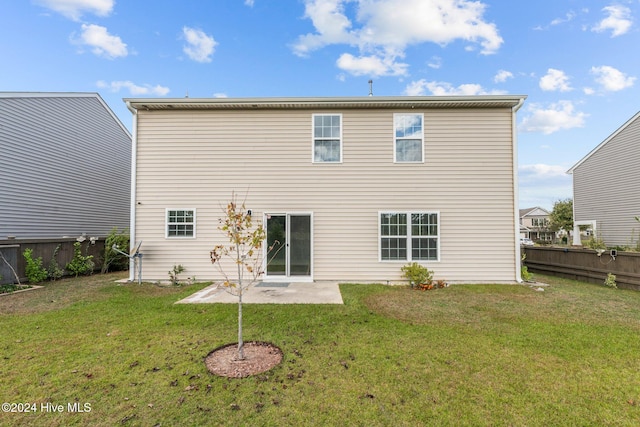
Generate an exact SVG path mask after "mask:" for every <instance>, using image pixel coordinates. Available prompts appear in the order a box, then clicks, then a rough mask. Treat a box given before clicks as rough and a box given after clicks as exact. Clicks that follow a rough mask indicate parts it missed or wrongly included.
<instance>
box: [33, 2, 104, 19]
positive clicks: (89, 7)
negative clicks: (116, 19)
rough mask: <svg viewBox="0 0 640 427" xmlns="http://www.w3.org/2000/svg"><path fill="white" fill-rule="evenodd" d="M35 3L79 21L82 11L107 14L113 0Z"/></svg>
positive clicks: (99, 14) (100, 14)
mask: <svg viewBox="0 0 640 427" xmlns="http://www.w3.org/2000/svg"><path fill="white" fill-rule="evenodd" d="M37 3H38V4H40V5H42V6H44V7H46V8H48V9H51V10H54V11H56V12H58V13H60V14H61V15H63V16H66V17H67V18H69V19H72V20H74V21H79V20H80V18H81V17H82V15H83V14H84V13H92V14H94V15H97V16H108V15H109V14H110V13H111V11H112V10H113V6H114V4H115V0H37Z"/></svg>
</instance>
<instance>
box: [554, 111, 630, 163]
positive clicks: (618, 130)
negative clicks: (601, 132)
mask: <svg viewBox="0 0 640 427" xmlns="http://www.w3.org/2000/svg"><path fill="white" fill-rule="evenodd" d="M638 118H640V111H638V112H637V113H636V114H635V115H634V116H633V117H631V118H630V119H629V120H627V121H626V122H625V124H623V125H622V126H620V127H619V128H618V129H617V130H616V131H615V132H613V133H612V134H611V135H609V136H608V137H607V139H605V140H604V141H602V142H601V143H600V144H598V146H597V147H596V148H594V149H593V150H591V151H590V152H589V153H588V154H587V155H586V156H584V157H583V158H582V159H580V160H579V161H578V163H576V164H575V165H573V166H572V167H571V169H569V170H568V171H567V172H566V173H567V174H569V175H572V174H573V171H574V170H575V169H576V168H577V167H578V166H580V165H581V164H583V163H584V162H585V161H587V159H589V157H591V156H593V155H594V154H595V153H596V152H597V151H598V150H600V149H601V148H602V147H603V146H604V145H606V144H607V143H608V142H609V141H611V140H612V139H613V138H615V137H616V136H617V135H618V134H619V133H620V132H622V131H623V130H625V129H626V128H627V127H628V126H629V125H630V124H631V123H633V122H634V121H636V119H638Z"/></svg>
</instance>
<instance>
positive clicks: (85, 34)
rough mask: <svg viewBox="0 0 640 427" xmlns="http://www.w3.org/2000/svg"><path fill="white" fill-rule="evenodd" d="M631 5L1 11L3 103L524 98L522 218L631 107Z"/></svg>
mask: <svg viewBox="0 0 640 427" xmlns="http://www.w3.org/2000/svg"><path fill="white" fill-rule="evenodd" d="M639 17H640V0H618V1H611V0H604V1H595V0H593V1H592V0H584V1H583V0H537V1H526V2H525V1H514V0H510V1H509V0H481V1H465V0H291V1H288V0H279V1H273V0H215V1H205V0H201V1H198V0H184V1H179V2H178V1H174V0H171V1H170V0H135V1H134V0H129V1H125V0H120V1H115V0H9V1H5V2H3V3H2V5H1V6H0V58H1V59H2V64H3V65H2V67H0V91H8V92H13V91H36V92H39V91H42V92H49V91H54V92H59V91H64V92H66V91H71V92H98V93H100V95H101V96H102V97H103V98H104V99H105V101H106V102H107V104H109V106H110V107H111V109H112V110H113V111H114V112H115V114H116V115H118V117H119V118H120V120H121V121H122V122H123V123H124V124H125V126H127V127H129V128H131V121H132V119H131V114H130V113H129V111H128V110H127V109H126V107H125V105H124V103H123V101H122V98H128V97H178V98H179V97H184V96H186V95H187V94H188V96H189V97H192V98H197V97H230V98H235V97H276V96H277V97H281V96H284V97H286V96H296V97H297V96H314V97H316V96H366V95H368V93H369V84H368V80H369V79H372V80H373V93H374V96H376V95H377V96H397V95H477V94H512V95H527V96H528V98H527V101H526V102H525V104H524V106H523V107H522V108H521V109H520V111H519V112H518V142H519V144H518V147H519V148H518V149H519V179H520V207H521V208H527V207H533V206H541V207H544V208H547V209H551V208H552V206H553V203H554V202H555V201H557V200H560V199H564V198H568V197H571V177H570V176H569V175H566V173H565V172H566V171H567V169H569V168H570V167H571V166H573V165H574V164H575V163H576V162H577V161H579V160H580V159H581V158H582V157H584V156H585V155H586V154H587V153H589V151H591V150H592V149H593V148H594V147H596V146H597V145H598V144H599V143H600V142H602V141H603V140H604V139H605V138H607V137H608V136H609V135H610V134H611V133H613V132H614V131H615V130H616V129H618V128H619V127H620V126H621V125H623V124H624V123H625V122H626V121H627V120H628V119H630V118H631V117H632V116H633V115H634V114H635V113H637V112H638V111H639V110H640V102H639V100H640V89H639V87H640V82H639V81H638V77H640V55H638V49H639V48H638V46H640V37H639V35H640V32H639V31H640V26H639V23H638V18H639Z"/></svg>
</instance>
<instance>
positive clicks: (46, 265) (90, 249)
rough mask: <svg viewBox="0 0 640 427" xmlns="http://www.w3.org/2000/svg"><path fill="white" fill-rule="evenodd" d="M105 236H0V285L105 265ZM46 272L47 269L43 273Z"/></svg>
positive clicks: (46, 278) (56, 275) (60, 275)
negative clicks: (14, 237) (45, 237)
mask: <svg viewBox="0 0 640 427" xmlns="http://www.w3.org/2000/svg"><path fill="white" fill-rule="evenodd" d="M104 249H105V238H104V237H100V238H80V239H77V238H60V239H11V240H0V285H3V284H10V283H17V281H16V275H17V276H18V277H19V279H20V282H21V283H27V282H31V283H32V284H33V281H34V280H31V281H30V280H29V278H30V277H31V278H32V279H33V278H36V277H37V278H39V279H40V280H38V281H44V280H56V279H59V278H61V277H63V276H75V275H77V274H91V273H93V272H94V271H100V270H101V269H102V266H103V263H104V257H105V250H104ZM43 272H44V273H43Z"/></svg>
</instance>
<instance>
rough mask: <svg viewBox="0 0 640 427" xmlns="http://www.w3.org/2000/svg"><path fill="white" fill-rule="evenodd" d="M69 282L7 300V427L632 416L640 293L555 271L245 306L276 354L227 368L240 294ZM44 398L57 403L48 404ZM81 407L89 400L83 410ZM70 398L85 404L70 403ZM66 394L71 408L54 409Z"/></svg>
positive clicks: (636, 413)
mask: <svg viewBox="0 0 640 427" xmlns="http://www.w3.org/2000/svg"><path fill="white" fill-rule="evenodd" d="M121 277H123V276H122V274H115V275H114V274H110V275H104V276H92V277H88V278H87V277H84V278H77V279H65V280H61V281H56V282H51V283H47V284H46V286H45V287H44V288H42V289H38V290H35V291H31V292H25V293H21V294H16V295H11V296H4V297H2V298H0V313H2V314H0V324H1V325H2V331H3V333H2V335H1V336H0V378H2V381H1V382H0V400H2V402H10V403H11V402H13V403H35V404H36V410H37V411H36V412H35V413H0V425H3V426H20V425H25V426H26V425H45V426H68V425H96V426H101V425H104V426H111V425H126V426H153V425H162V426H170V425H263V426H281V425H328V426H332V425H362V426H386V425H396V426H415V425H456V426H464V425H468V426H476V425H491V426H502V425H504V426H530V425H545V426H552V425H562V426H564V425H584V426H587V425H615V426H627V425H628V426H632V425H637V424H638V420H639V419H640V369H639V368H640V358H639V357H638V355H639V354H640V340H638V336H639V333H640V293H638V292H633V291H625V290H615V289H609V288H606V287H604V286H598V285H592V284H584V283H579V282H574V281H568V280H560V279H555V278H549V277H544V278H543V277H538V279H539V280H543V281H545V282H547V283H549V284H550V286H549V287H547V288H546V290H545V291H544V292H536V291H534V290H533V289H531V288H529V287H526V286H508V285H468V286H467V285H455V286H451V287H449V288H446V289H438V290H433V291H426V292H420V291H412V290H409V289H407V288H401V287H387V286H382V285H357V284H346V285H342V286H341V290H342V294H343V299H344V301H345V305H344V306H333V305H331V306H329V305H245V306H244V319H245V321H244V327H245V339H246V340H261V341H269V342H272V343H275V344H276V345H278V346H279V347H280V348H281V349H282V350H283V352H284V354H285V358H284V361H283V363H282V364H281V365H280V366H278V367H276V368H275V369H273V370H272V371H269V372H267V373H264V374H261V375H258V376H255V377H250V378H245V379H226V378H219V377H215V376H213V375H211V374H209V373H208V372H207V370H206V368H205V366H204V362H203V359H204V358H205V357H206V355H207V354H208V353H209V352H210V351H211V350H212V349H214V348H216V347H218V346H220V345H223V344H226V343H230V342H234V341H235V340H236V338H237V337H236V333H237V329H236V328H237V327H236V316H237V312H236V310H237V307H236V306H235V305H233V304H230V305H227V304H203V305H174V304H173V303H174V302H175V301H177V300H179V299H181V298H184V297H186V296H188V295H190V294H191V293H193V292H195V291H196V290H199V289H201V288H202V287H204V286H205V285H204V284H197V285H190V286H185V287H169V288H167V287H165V288H162V287H157V286H154V285H151V284H143V285H141V286H139V285H137V284H126V285H119V284H116V283H114V280H115V279H118V278H121ZM47 403H49V404H51V405H52V406H46V404H47ZM85 403H86V404H88V405H89V406H88V407H87V406H84V404H85ZM68 404H71V405H74V404H77V406H76V408H82V409H85V410H86V409H90V411H85V412H81V413H71V412H69V411H68V409H69V408H68ZM57 405H63V412H55V413H52V412H51V410H49V412H47V408H52V407H56V406H57Z"/></svg>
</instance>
